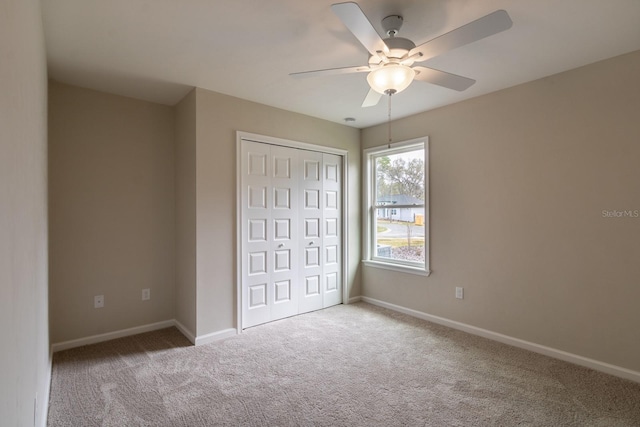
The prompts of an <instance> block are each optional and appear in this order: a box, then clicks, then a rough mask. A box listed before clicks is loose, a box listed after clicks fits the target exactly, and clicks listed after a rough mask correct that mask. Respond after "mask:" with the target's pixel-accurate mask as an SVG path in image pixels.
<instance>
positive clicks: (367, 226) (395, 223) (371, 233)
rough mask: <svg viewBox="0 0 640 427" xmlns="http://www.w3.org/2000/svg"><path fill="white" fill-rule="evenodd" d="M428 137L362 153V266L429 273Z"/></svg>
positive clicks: (370, 149)
mask: <svg viewBox="0 0 640 427" xmlns="http://www.w3.org/2000/svg"><path fill="white" fill-rule="evenodd" d="M428 147H429V145H428V138H426V137H425V138H420V139H414V140H411V141H405V142H402V143H396V144H391V145H390V146H384V147H377V148H369V149H367V150H365V151H364V166H365V173H366V179H364V186H365V188H364V197H365V218H364V233H363V236H364V248H363V249H364V250H363V253H364V262H365V263H366V264H367V265H371V266H375V267H381V268H388V269H393V270H400V271H406V272H412V273H416V274H424V275H428V274H429V272H430V271H429V205H428V200H429V188H428V182H429V181H428V175H429V174H428V164H429V161H428V160H429V156H428Z"/></svg>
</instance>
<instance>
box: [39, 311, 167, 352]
mask: <svg viewBox="0 0 640 427" xmlns="http://www.w3.org/2000/svg"><path fill="white" fill-rule="evenodd" d="M175 324H176V322H175V320H173V319H171V320H164V321H162V322H156V323H150V324H148V325H142V326H136V327H135V328H128V329H121V330H119V331H114V332H107V333H106V334H99V335H91V336H89V337H85V338H78V339H75V340H70V341H63V342H58V343H53V344H52V345H51V350H52V351H53V352H54V353H55V352H57V351H61V350H68V349H70V348H75V347H82V346H83V345H89V344H96V343H99V342H103V341H109V340H113V339H116V338H122V337H128V336H130V335H136V334H141V333H144V332H151V331H155V330H158V329H164V328H170V327H171V326H175Z"/></svg>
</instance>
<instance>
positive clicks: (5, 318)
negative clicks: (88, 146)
mask: <svg viewBox="0 0 640 427" xmlns="http://www.w3.org/2000/svg"><path fill="white" fill-rule="evenodd" d="M0 325H1V326H0V343H1V344H0V346H1V347H2V350H0V424H2V425H6V426H31V425H34V423H35V425H44V424H43V423H44V420H45V419H46V413H47V404H46V402H47V396H48V390H49V382H48V380H49V372H50V360H49V338H48V337H49V320H48V311H47V71H46V59H45V47H44V37H43V33H42V21H41V18H40V3H39V2H38V1H37V0H9V1H4V2H2V5H1V6H0ZM36 396H37V409H36V411H35V419H34V403H35V400H36Z"/></svg>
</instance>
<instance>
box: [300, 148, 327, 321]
mask: <svg viewBox="0 0 640 427" xmlns="http://www.w3.org/2000/svg"><path fill="white" fill-rule="evenodd" d="M300 164H301V165H302V171H303V176H302V180H301V181H300V195H301V196H302V197H303V205H302V208H301V209H300V211H299V216H300V221H301V230H300V234H301V236H302V237H301V239H300V248H301V250H300V253H302V254H303V257H304V259H303V262H302V264H301V266H300V277H301V279H302V283H303V284H304V285H303V286H302V294H301V295H300V300H299V301H300V306H299V309H298V311H299V312H300V313H306V312H309V311H313V310H319V309H321V308H322V300H323V298H322V280H321V278H322V223H323V217H322V205H321V200H322V153H318V152H315V151H304V150H300Z"/></svg>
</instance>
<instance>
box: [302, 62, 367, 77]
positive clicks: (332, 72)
mask: <svg viewBox="0 0 640 427" xmlns="http://www.w3.org/2000/svg"><path fill="white" fill-rule="evenodd" d="M367 71H371V69H370V68H369V67H368V66H366V65H363V66H360V67H342V68H327V69H326V70H314V71H303V72H300V73H291V74H289V75H290V76H291V77H295V78H305V77H316V76H333V75H336V74H348V73H363V72H367Z"/></svg>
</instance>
